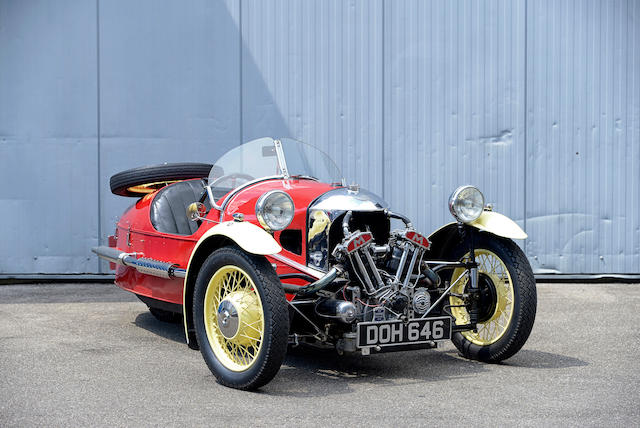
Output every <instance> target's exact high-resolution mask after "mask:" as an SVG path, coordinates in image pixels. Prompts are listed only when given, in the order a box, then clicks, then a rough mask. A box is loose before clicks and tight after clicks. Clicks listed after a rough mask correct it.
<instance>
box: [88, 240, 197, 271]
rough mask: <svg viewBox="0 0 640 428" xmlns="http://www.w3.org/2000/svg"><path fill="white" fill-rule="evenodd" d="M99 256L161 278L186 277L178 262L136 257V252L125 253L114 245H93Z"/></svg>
mask: <svg viewBox="0 0 640 428" xmlns="http://www.w3.org/2000/svg"><path fill="white" fill-rule="evenodd" d="M91 251H93V252H94V253H96V254H97V255H98V256H99V257H101V258H103V259H105V260H108V261H110V262H112V263H116V264H119V265H122V266H129V267H132V268H134V269H135V270H137V271H138V272H140V273H144V274H147V275H153V276H158V277H160V278H165V279H172V278H184V277H185V276H187V271H186V269H182V268H179V267H178V265H177V264H176V263H169V262H161V261H159V260H154V259H149V258H147V257H140V258H136V255H137V254H136V253H125V252H122V251H120V250H118V249H117V248H112V247H105V246H100V247H93V248H92V249H91Z"/></svg>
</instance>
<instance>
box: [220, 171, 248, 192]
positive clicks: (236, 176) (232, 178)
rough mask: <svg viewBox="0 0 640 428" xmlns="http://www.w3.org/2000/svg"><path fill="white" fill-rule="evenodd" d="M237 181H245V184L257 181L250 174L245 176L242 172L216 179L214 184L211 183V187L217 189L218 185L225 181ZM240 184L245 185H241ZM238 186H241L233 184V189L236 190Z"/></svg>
mask: <svg viewBox="0 0 640 428" xmlns="http://www.w3.org/2000/svg"><path fill="white" fill-rule="evenodd" d="M237 179H244V180H245V181H244V182H245V183H246V182H247V181H251V180H255V177H252V176H250V175H249V174H244V173H242V172H234V173H232V174H227V175H223V176H222V177H218V178H216V179H215V180H213V182H211V183H209V187H216V186H217V185H218V184H220V183H221V182H223V181H224V180H237ZM240 184H243V183H240ZM238 186H239V184H237V183H235V182H233V183H231V188H232V189H235V188H236V187H238Z"/></svg>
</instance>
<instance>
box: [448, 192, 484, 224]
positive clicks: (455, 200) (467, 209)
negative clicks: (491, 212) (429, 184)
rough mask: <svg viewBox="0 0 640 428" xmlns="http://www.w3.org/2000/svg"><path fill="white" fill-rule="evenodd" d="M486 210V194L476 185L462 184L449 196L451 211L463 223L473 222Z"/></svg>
mask: <svg viewBox="0 0 640 428" xmlns="http://www.w3.org/2000/svg"><path fill="white" fill-rule="evenodd" d="M483 210H484V196H482V192H480V190H478V189H477V188H476V187H474V186H469V185H467V186H460V187H458V188H457V189H456V190H454V192H453V193H452V194H451V197H449V211H451V214H452V215H453V216H454V217H455V218H456V219H457V220H458V221H461V222H462V223H471V222H472V221H474V220H476V219H477V218H478V217H480V215H481V214H482V211H483Z"/></svg>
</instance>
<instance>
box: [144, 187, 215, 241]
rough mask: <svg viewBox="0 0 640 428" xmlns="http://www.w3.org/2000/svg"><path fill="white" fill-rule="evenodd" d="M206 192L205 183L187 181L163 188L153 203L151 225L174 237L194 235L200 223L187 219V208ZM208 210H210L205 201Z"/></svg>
mask: <svg viewBox="0 0 640 428" xmlns="http://www.w3.org/2000/svg"><path fill="white" fill-rule="evenodd" d="M204 192H205V189H204V181H202V180H199V179H198V180H187V181H180V182H178V183H174V184H171V185H169V186H167V187H164V188H162V189H161V190H160V191H159V192H158V194H157V195H156V197H155V198H154V199H153V202H152V203H151V208H150V210H149V215H150V217H151V224H152V225H153V227H155V228H156V230H157V231H158V232H163V233H171V234H174V235H193V234H194V233H195V232H196V230H198V227H199V225H200V222H195V221H191V220H189V219H188V218H187V207H188V206H189V204H191V203H192V202H198V201H199V200H200V198H201V197H202V196H203V194H204ZM205 206H206V207H207V210H208V209H209V208H210V205H209V200H208V198H207V199H205Z"/></svg>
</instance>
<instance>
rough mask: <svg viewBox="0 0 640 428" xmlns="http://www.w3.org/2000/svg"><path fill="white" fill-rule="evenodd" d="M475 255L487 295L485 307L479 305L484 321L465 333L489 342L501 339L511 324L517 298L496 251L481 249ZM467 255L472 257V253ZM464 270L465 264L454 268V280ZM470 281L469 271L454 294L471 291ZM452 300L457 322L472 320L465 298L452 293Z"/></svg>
mask: <svg viewBox="0 0 640 428" xmlns="http://www.w3.org/2000/svg"><path fill="white" fill-rule="evenodd" d="M475 256H476V263H478V276H479V286H480V290H481V294H482V293H483V294H484V299H483V298H481V299H480V301H481V303H483V304H484V307H483V308H481V309H480V311H481V317H480V321H481V322H479V323H478V324H477V326H478V328H477V331H475V332H474V331H464V332H462V335H463V336H464V337H465V339H467V340H469V341H471V342H472V343H475V344H476V345H480V346H487V345H491V344H492V343H495V342H497V341H498V340H500V339H501V338H502V337H503V336H504V334H505V333H506V331H507V329H508V328H509V325H510V324H511V319H512V317H513V302H514V291H513V281H512V280H511V275H510V274H509V270H508V269H507V266H506V265H505V264H504V262H503V261H502V260H501V259H500V257H498V255H497V254H495V253H494V252H492V251H489V250H486V249H479V250H476V251H475ZM464 258H465V259H467V258H469V253H467V254H466V255H465V256H464ZM464 273H465V270H464V269H463V268H458V269H456V270H454V271H453V275H452V276H451V282H452V283H453V282H454V281H456V280H458V279H459V278H460V276H462V275H463V274H464ZM468 285H469V276H468V275H466V276H464V277H463V278H460V280H459V281H458V283H457V284H456V285H455V286H454V287H453V289H452V290H451V291H452V293H454V294H463V293H464V292H465V291H468V290H467V286H468ZM487 300H492V301H487ZM449 302H450V304H451V305H453V307H452V308H451V313H452V315H453V316H454V317H455V320H456V324H457V325H464V324H469V313H468V312H467V308H466V307H464V301H463V300H462V299H460V298H458V297H455V296H451V297H450V298H449ZM487 309H489V310H488V311H487ZM482 312H485V313H482ZM487 312H488V313H487ZM482 315H484V316H482Z"/></svg>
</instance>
